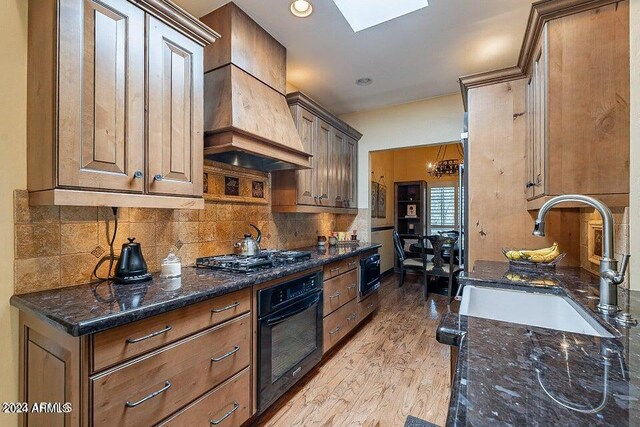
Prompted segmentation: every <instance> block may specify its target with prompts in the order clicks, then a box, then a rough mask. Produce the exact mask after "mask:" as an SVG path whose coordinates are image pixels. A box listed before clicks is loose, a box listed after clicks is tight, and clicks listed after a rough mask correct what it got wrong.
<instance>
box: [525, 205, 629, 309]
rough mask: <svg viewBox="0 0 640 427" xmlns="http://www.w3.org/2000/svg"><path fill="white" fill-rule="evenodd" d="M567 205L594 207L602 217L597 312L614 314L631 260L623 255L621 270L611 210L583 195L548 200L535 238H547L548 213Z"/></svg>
mask: <svg viewBox="0 0 640 427" xmlns="http://www.w3.org/2000/svg"><path fill="white" fill-rule="evenodd" d="M565 202H578V203H584V204H585V205H588V206H591V207H593V208H595V209H596V210H597V211H598V212H599V213H600V216H601V217H602V234H603V236H602V237H603V245H602V259H601V260H600V303H599V304H598V310H600V311H601V312H602V313H605V314H615V313H617V312H618V311H620V309H619V308H618V289H617V285H619V284H620V283H622V282H624V277H625V272H626V271H627V265H628V261H629V255H623V256H622V264H621V266H620V269H619V270H618V261H617V260H616V259H615V257H614V244H613V243H614V236H613V234H614V229H613V215H612V214H611V209H609V208H608V207H607V205H605V204H604V203H602V202H601V201H600V200H598V199H594V198H593V197H589V196H583V195H581V194H565V195H562V196H556V197H553V198H551V199H550V200H548V201H547V202H546V203H545V204H544V205H542V207H541V208H540V211H539V212H538V219H536V224H535V227H534V229H533V234H534V236H544V234H545V221H544V218H545V216H546V215H547V212H549V210H550V209H551V208H553V207H554V206H555V205H557V204H559V203H565Z"/></svg>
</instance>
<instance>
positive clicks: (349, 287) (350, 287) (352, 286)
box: [347, 283, 356, 290]
mask: <svg viewBox="0 0 640 427" xmlns="http://www.w3.org/2000/svg"><path fill="white" fill-rule="evenodd" d="M355 288H356V285H355V283H354V284H353V285H351V286H347V289H348V290H351V289H355Z"/></svg>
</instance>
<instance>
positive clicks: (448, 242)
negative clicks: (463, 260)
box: [427, 235, 458, 269]
mask: <svg viewBox="0 0 640 427" xmlns="http://www.w3.org/2000/svg"><path fill="white" fill-rule="evenodd" d="M427 239H428V240H429V241H430V242H431V246H432V247H433V260H432V262H433V268H434V269H442V267H443V266H444V264H445V261H444V259H445V257H448V258H449V266H450V267H453V265H454V264H455V260H454V258H455V256H454V255H455V252H454V250H453V249H454V247H455V244H456V242H457V241H458V237H457V236H443V235H433V236H427Z"/></svg>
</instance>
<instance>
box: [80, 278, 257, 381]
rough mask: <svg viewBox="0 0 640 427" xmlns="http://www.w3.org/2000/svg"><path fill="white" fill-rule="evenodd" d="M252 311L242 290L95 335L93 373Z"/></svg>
mask: <svg viewBox="0 0 640 427" xmlns="http://www.w3.org/2000/svg"><path fill="white" fill-rule="evenodd" d="M250 309H251V290H250V289H243V290H240V291H237V292H233V293H230V294H228V295H223V296H220V297H216V298H213V299H210V300H208V301H204V302H200V303H198V304H194V305H190V306H188V307H184V308H179V309H176V310H172V311H169V312H167V313H163V314H158V315H156V316H152V317H149V318H148V319H143V320H138V321H137V322H133V323H129V324H127V325H123V326H119V327H117V328H113V329H108V330H106V331H103V332H98V333H97V334H95V335H94V336H93V340H92V342H93V372H97V371H101V370H102V369H104V368H108V367H110V366H113V365H116V364H118V363H121V362H122V361H124V360H127V359H132V358H134V357H136V356H139V355H141V354H143V353H146V352H148V351H150V350H154V349H156V348H160V347H162V346H164V345H167V344H169V343H172V342H175V341H178V340H179V339H181V338H184V337H186V336H188V335H191V334H193V333H195V332H198V331H201V330H203V329H206V328H209V327H211V326H214V325H217V324H219V323H222V322H224V321H227V320H229V319H231V318H234V317H236V316H238V315H240V314H242V313H246V312H248V311H249V310H250Z"/></svg>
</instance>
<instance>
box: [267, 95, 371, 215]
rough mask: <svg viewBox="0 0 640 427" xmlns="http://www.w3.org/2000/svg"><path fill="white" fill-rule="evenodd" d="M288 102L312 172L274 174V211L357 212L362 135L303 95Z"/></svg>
mask: <svg viewBox="0 0 640 427" xmlns="http://www.w3.org/2000/svg"><path fill="white" fill-rule="evenodd" d="M287 101H288V102H289V106H290V109H291V114H292V116H293V119H294V122H295V124H296V127H297V128H298V132H299V134H300V138H301V139H302V143H303V146H304V149H305V150H306V151H308V152H309V153H311V154H312V156H313V158H312V159H311V169H307V170H298V171H294V170H286V171H276V172H274V173H273V174H272V187H273V188H272V209H273V211H275V212H306V213H318V212H334V213H352V214H355V213H357V207H358V204H357V166H358V146H357V144H358V141H359V139H360V138H361V137H362V134H360V133H359V132H357V131H356V130H355V129H353V128H351V127H350V126H349V125H347V124H346V123H344V122H343V121H341V120H339V119H338V118H336V117H335V116H333V115H332V114H330V113H329V112H327V111H326V110H325V109H324V108H322V107H321V106H320V105H318V104H317V103H315V102H314V101H313V100H311V99H310V98H308V97H306V96H305V95H304V94H301V93H299V92H296V93H293V94H289V95H288V96H287Z"/></svg>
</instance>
